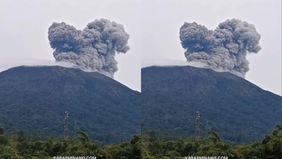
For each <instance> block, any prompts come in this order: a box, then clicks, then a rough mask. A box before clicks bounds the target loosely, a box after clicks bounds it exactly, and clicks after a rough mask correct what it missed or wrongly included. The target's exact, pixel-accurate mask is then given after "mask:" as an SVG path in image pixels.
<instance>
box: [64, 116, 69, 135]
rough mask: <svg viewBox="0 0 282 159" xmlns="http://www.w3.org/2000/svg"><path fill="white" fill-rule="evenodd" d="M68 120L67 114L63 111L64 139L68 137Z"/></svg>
mask: <svg viewBox="0 0 282 159" xmlns="http://www.w3.org/2000/svg"><path fill="white" fill-rule="evenodd" d="M68 118H69V113H68V111H65V118H64V139H66V138H67V137H68Z"/></svg>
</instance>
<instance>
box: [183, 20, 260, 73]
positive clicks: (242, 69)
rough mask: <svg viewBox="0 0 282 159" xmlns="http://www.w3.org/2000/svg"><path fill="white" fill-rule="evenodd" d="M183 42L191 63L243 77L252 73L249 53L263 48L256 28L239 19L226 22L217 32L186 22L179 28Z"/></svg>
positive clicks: (219, 26) (187, 57)
mask: <svg viewBox="0 0 282 159" xmlns="http://www.w3.org/2000/svg"><path fill="white" fill-rule="evenodd" d="M180 40H181V44H182V47H183V48H184V49H186V52H185V57H186V59H187V61H188V62H190V61H196V62H202V63H205V64H207V66H208V67H209V68H212V69H219V70H224V71H228V72H231V73H233V74H235V75H238V76H240V77H245V74H246V72H247V71H249V62H248V60H247V58H246V56H247V53H257V52H258V51H259V50H260V49H261V47H260V46H259V40H260V34H259V33H258V32H257V31H256V29H255V27H254V26H253V25H252V24H249V23H247V22H243V21H241V20H238V19H230V20H226V21H224V22H222V23H220V24H219V25H218V27H217V28H216V29H215V30H214V31H213V30H209V29H208V28H206V27H205V26H203V25H199V24H197V23H196V22H193V23H187V22H185V23H184V24H183V25H182V26H181V28H180Z"/></svg>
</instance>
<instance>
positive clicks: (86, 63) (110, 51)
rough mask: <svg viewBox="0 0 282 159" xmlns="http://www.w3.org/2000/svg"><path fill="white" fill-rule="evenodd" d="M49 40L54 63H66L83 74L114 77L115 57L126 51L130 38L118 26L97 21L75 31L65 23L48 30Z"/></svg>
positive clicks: (108, 22) (101, 20)
mask: <svg viewBox="0 0 282 159" xmlns="http://www.w3.org/2000/svg"><path fill="white" fill-rule="evenodd" d="M48 39H49V41H50V45H51V47H52V48H53V49H54V53H53V55H54V57H55V59H56V61H62V62H68V63H71V64H73V65H74V66H75V67H77V68H80V69H82V70H88V71H96V72H100V73H102V74H104V75H107V76H109V77H113V75H114V73H115V72H116V71H117V70H118V68H117V61H116V60H115V55H116V53H126V52H127V51H128V50H129V47H128V45H127V41H128V39H129V35H128V34H127V33H126V32H125V30H124V27H123V26H122V25H121V24H118V23H116V22H113V21H110V20H107V19H98V20H95V21H93V22H91V23H89V24H88V25H87V26H86V28H84V29H83V30H78V29H76V28H75V27H73V26H72V25H68V24H66V23H64V22H62V23H53V24H52V25H51V26H50V27H49V31H48Z"/></svg>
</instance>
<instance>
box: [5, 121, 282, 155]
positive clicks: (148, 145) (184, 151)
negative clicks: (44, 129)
mask: <svg viewBox="0 0 282 159" xmlns="http://www.w3.org/2000/svg"><path fill="white" fill-rule="evenodd" d="M281 128H282V125H280V126H277V127H276V129H275V130H274V131H273V132H272V134H270V135H267V136H266V137H265V138H264V139H263V141H262V142H260V143H254V144H249V145H235V146H234V145H233V146H231V145H229V144H227V143H225V142H224V141H223V140H221V138H220V136H219V135H218V134H217V133H215V132H211V133H210V134H209V136H208V137H205V138H183V139H178V140H158V139H156V138H155V137H154V136H150V135H142V136H135V137H134V138H133V139H132V140H131V141H130V142H125V143H122V144H118V145H106V146H101V145H98V144H96V143H95V142H93V141H92V140H91V139H89V138H88V136H87V134H86V133H84V132H82V131H79V132H78V133H77V135H76V136H74V137H73V138H68V139H60V138H53V139H51V138H50V139H48V140H31V139H28V138H26V137H23V136H21V137H20V138H21V140H19V136H18V135H16V136H6V135H4V134H2V137H3V138H5V139H6V140H7V141H8V142H6V143H5V144H0V158H1V159H30V158H32V159H51V157H53V156H96V157H97V158H98V159H177V158H179V159H180V158H181V159H183V157H184V156H228V157H229V158H230V159H280V157H281V144H282V143H281V140H282V129H281Z"/></svg>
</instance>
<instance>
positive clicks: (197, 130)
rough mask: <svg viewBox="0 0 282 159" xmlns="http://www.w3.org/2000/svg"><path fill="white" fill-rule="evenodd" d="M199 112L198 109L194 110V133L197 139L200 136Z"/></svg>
mask: <svg viewBox="0 0 282 159" xmlns="http://www.w3.org/2000/svg"><path fill="white" fill-rule="evenodd" d="M201 125H202V123H201V114H200V111H196V119H195V134H196V138H197V139H199V138H200V136H201Z"/></svg>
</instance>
